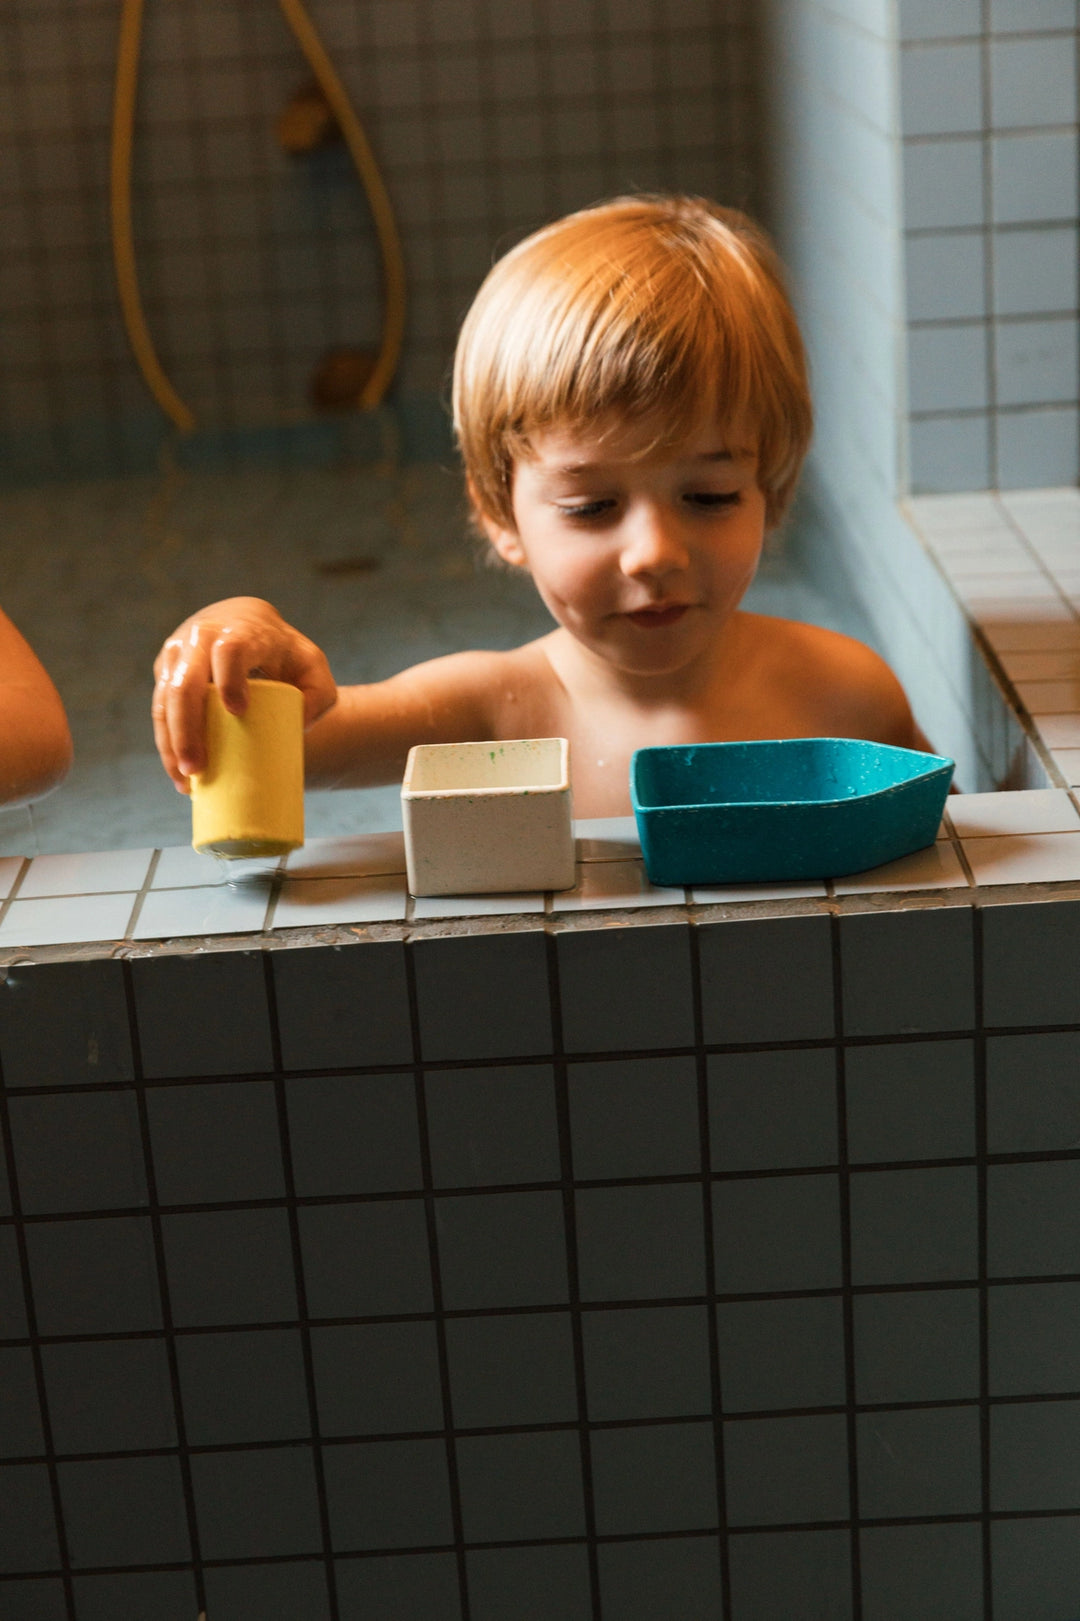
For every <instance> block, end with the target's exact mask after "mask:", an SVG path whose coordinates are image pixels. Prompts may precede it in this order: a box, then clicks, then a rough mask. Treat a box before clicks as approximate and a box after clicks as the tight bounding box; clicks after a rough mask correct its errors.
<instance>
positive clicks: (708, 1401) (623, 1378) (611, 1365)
mask: <svg viewBox="0 0 1080 1621" xmlns="http://www.w3.org/2000/svg"><path fill="white" fill-rule="evenodd" d="M581 1332H582V1337H583V1339H584V1345H585V1388H586V1391H587V1396H588V1407H589V1418H590V1419H591V1420H592V1421H593V1422H594V1423H597V1422H601V1423H602V1422H603V1421H604V1420H605V1419H618V1418H689V1417H691V1416H692V1415H694V1414H698V1413H709V1412H711V1411H712V1384H711V1379H710V1372H709V1325H708V1317H707V1315H706V1308H705V1307H704V1306H644V1307H641V1308H638V1309H633V1310H623V1311H589V1312H585V1313H584V1314H583V1316H582V1320H581Z"/></svg>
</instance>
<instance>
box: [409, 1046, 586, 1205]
mask: <svg viewBox="0 0 1080 1621" xmlns="http://www.w3.org/2000/svg"><path fill="white" fill-rule="evenodd" d="M425 1090H426V1094H427V1119H428V1133H429V1141H430V1144H431V1174H432V1178H433V1180H434V1183H435V1186H436V1187H437V1188H470V1187H483V1186H484V1185H485V1184H490V1183H506V1182H556V1181H558V1180H559V1176H560V1163H559V1127H558V1120H557V1117H556V1113H555V1074H554V1071H553V1070H552V1068H551V1066H550V1065H548V1064H538V1065H533V1064H517V1065H508V1066H506V1067H501V1066H499V1067H494V1068H491V1069H454V1070H443V1071H431V1072H429V1073H428V1075H427V1076H426V1077H425Z"/></svg>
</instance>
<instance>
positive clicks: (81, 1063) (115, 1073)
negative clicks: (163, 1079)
mask: <svg viewBox="0 0 1080 1621" xmlns="http://www.w3.org/2000/svg"><path fill="white" fill-rule="evenodd" d="M0 1059H2V1061H3V1071H4V1085H5V1086H6V1087H7V1088H8V1090H9V1091H11V1090H14V1089H15V1088H16V1087H22V1086H92V1085H94V1084H95V1083H100V1082H108V1081H130V1080H131V1079H132V1076H133V1075H134V1073H135V1071H134V1067H133V1065H132V1061H131V1036H130V1030H129V1022H128V1011H127V998H126V995H125V992H124V970H123V965H122V964H121V963H118V962H65V963H34V964H26V963H24V964H20V965H18V966H16V967H14V968H9V969H8V971H7V975H6V978H5V980H4V985H3V996H2V998H0Z"/></svg>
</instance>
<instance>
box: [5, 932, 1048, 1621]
mask: <svg viewBox="0 0 1080 1621" xmlns="http://www.w3.org/2000/svg"><path fill="white" fill-rule="evenodd" d="M894 904H895V903H894ZM900 904H901V905H902V903H900ZM1078 949H1080V902H1077V901H1070V900H1059V901H1054V902H1044V903H1033V904H1025V905H1016V904H1004V905H981V906H978V907H972V906H971V905H970V904H968V903H967V902H966V901H965V902H963V903H962V904H959V905H937V906H930V907H928V906H927V904H926V902H925V900H924V901H923V902H921V903H919V904H918V905H916V906H914V907H912V908H910V909H900V910H891V911H882V910H880V909H877V908H875V909H873V910H868V911H862V912H847V913H843V912H842V913H841V915H833V916H829V917H826V916H824V915H821V914H817V915H812V916H811V915H805V916H802V915H792V916H787V917H777V918H771V919H762V918H757V919H755V918H745V917H744V918H741V919H737V920H732V921H726V922H725V921H721V922H707V921H702V922H695V923H692V924H686V923H678V924H672V923H669V922H661V923H658V924H655V925H651V926H649V925H645V924H643V923H641V922H640V921H635V922H632V923H630V924H629V925H628V926H627V927H624V928H622V927H611V926H608V927H606V928H599V929H597V928H593V929H588V928H585V929H569V930H568V929H565V928H561V929H559V928H557V929H555V930H554V932H548V931H545V930H544V929H539V928H538V929H535V930H532V929H526V930H525V931H524V932H512V933H510V934H489V935H483V934H481V935H475V936H471V937H459V938H452V939H451V938H442V939H440V938H429V939H426V940H423V941H414V942H412V943H411V944H409V943H404V942H402V941H400V940H386V941H382V942H374V941H357V942H356V943H354V944H352V945H348V946H338V947H330V946H325V947H309V948H305V949H298V948H293V949H288V948H284V947H279V948H277V949H273V950H267V951H264V952H263V951H258V950H235V949H223V950H220V951H215V952H212V953H209V954H207V955H204V956H202V957H199V958H195V959H190V958H185V957H177V956H168V955H163V956H159V957H147V958H138V959H134V960H131V961H126V962H120V961H112V960H107V961H90V962H61V963H44V964H24V965H22V966H15V967H10V968H9V969H8V970H7V974H6V980H5V983H4V985H3V987H2V990H0V1059H2V1063H3V1082H4V1085H3V1089H2V1092H0V1100H2V1102H0V1123H2V1127H3V1137H4V1146H5V1153H4V1157H3V1160H2V1161H0V1163H2V1167H3V1170H2V1176H0V1457H2V1459H3V1462H2V1463H0V1506H2V1512H0V1614H2V1615H3V1616H4V1621H30V1618H34V1621H42V1618H46V1621H51V1618H56V1621H97V1618H99V1617H100V1618H102V1621H104V1618H105V1617H108V1618H109V1621H119V1618H125V1617H132V1618H135V1617H139V1618H140V1621H142V1618H145V1617H148V1616H151V1615H152V1616H153V1617H154V1621H173V1618H175V1621H193V1617H194V1615H195V1613H196V1610H197V1608H199V1607H203V1606H205V1607H206V1609H207V1614H208V1621H240V1618H244V1617H248V1616H254V1615H260V1616H264V1615H265V1616H271V1615H274V1616H277V1615H281V1616H286V1615H288V1616H290V1617H291V1616H296V1617H301V1618H304V1621H361V1618H363V1621H391V1618H393V1621H400V1618H401V1617H404V1616H409V1617H412V1616H417V1617H419V1616H423V1617H424V1618H425V1621H459V1618H461V1617H465V1616H468V1617H470V1618H471V1621H509V1618H510V1617H513V1618H514V1621H519V1618H521V1617H524V1616H528V1617H530V1618H538V1621H539V1618H544V1621H573V1618H582V1621H584V1618H594V1621H595V1618H602V1621H639V1618H640V1621H646V1618H647V1621H656V1618H657V1617H658V1616H665V1617H666V1616H674V1615H679V1616H684V1615H685V1616H687V1617H689V1616H702V1617H705V1616H716V1617H718V1618H723V1621H791V1618H792V1617H793V1616H795V1615H809V1614H814V1615H818V1616H821V1617H822V1618H823V1621H848V1618H849V1617H854V1616H855V1615H857V1614H861V1615H863V1616H865V1617H881V1618H884V1617H892V1616H897V1617H903V1618H904V1621H910V1618H912V1617H914V1616H931V1615H934V1616H938V1615H940V1616H948V1617H949V1621H977V1618H982V1617H984V1616H986V1615H988V1614H989V1613H990V1605H991V1601H992V1604H993V1614H994V1617H995V1621H1069V1617H1070V1616H1072V1615H1073V1614H1075V1581H1076V1575H1077V1571H1076V1552H1075V1550H1076V1526H1077V1524H1078V1522H1080V1468H1078V1464H1077V1459H1078V1457H1080V1360H1078V1358H1077V1354H1076V1349H1075V1344H1074V1341H1075V1335H1074V1334H1073V1333H1072V1331H1071V1325H1072V1324H1073V1322H1074V1321H1075V1316H1076V1311H1077V1307H1078V1304H1080V1228H1078V1226H1077V1222H1076V1219H1075V1212H1076V1209H1077V1208H1078V1195H1080V1150H1078V1149H1077V1146H1076V1145H1077V1141H1078V1138H1080V1083H1078V1082H1077V1080H1076V1076H1077V1073H1078V1069H1077V1056H1078V1054H1080V989H1078V982H1077V979H1076V975H1075V973H1074V971H1073V964H1074V963H1075V961H1076V957H1077V952H1078Z"/></svg>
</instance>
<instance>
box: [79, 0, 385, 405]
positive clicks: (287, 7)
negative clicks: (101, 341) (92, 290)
mask: <svg viewBox="0 0 1080 1621" xmlns="http://www.w3.org/2000/svg"><path fill="white" fill-rule="evenodd" d="M279 4H280V6H281V10H282V13H283V14H284V17H285V21H286V22H287V23H288V25H289V27H290V28H291V30H292V32H293V35H294V36H295V38H296V42H297V44H298V45H299V47H300V49H301V51H302V52H303V53H304V56H305V57H306V58H307V62H308V65H309V67H310V68H311V71H312V73H313V74H314V75H315V77H316V79H317V80H318V82H319V85H320V86H321V88H322V92H323V95H324V96H325V97H326V99H327V101H328V102H329V104H330V107H331V110H332V111H333V114H334V117H335V118H336V119H337V121H338V124H339V126H340V128H341V133H342V135H343V136H344V137H345V144H346V146H347V147H348V149H349V154H350V156H351V158H352V160H353V164H354V165H355V167H356V172H357V174H358V175H359V177H360V181H361V183H362V185H363V187H364V191H365V192H366V194H367V200H368V206H369V207H370V209H371V216H372V219H373V220H374V222H375V232H376V235H377V237H378V241H379V251H380V253H381V255H382V267H383V326H382V339H381V342H380V345H379V354H378V358H377V360H376V362H375V367H374V369H373V371H372V373H371V376H370V377H369V378H368V380H367V382H366V383H365V385H364V388H363V391H362V393H361V395H360V399H359V402H358V403H359V405H360V406H361V408H362V409H364V410H368V411H371V410H374V408H375V407H376V406H377V405H378V404H379V403H380V401H381V400H382V398H383V396H384V394H385V393H386V391H387V389H388V388H389V387H390V384H391V382H392V381H393V377H394V373H395V371H396V370H397V364H398V359H399V358H400V355H401V344H402V339H403V338H404V335H405V261H404V257H403V255H402V252H401V238H400V236H399V234H398V228H397V222H396V220H395V219H394V211H393V208H392V207H391V204H390V197H389V194H388V193H387V190H386V185H385V183H384V181H383V178H382V175H381V174H380V173H379V166H378V164H377V163H376V162H375V155H374V153H373V152H372V150H371V146H370V144H369V143H368V139H367V136H366V135H365V134H364V130H363V127H362V125H361V123H360V120H359V119H358V118H357V116H356V113H355V112H354V111H353V108H352V104H351V102H350V101H349V98H348V95H347V94H346V91H345V87H344V85H343V84H342V82H341V80H340V78H339V77H338V74H337V72H336V70H335V68H334V65H333V63H332V62H331V61H330V58H329V57H328V56H327V54H326V51H325V49H324V47H323V43H322V41H321V39H320V38H319V36H318V34H317V33H316V32H315V27H314V24H313V23H312V21H311V19H310V17H309V16H308V14H307V12H306V11H305V10H304V7H303V5H302V4H301V0H279ZM142 13H143V0H123V8H122V10H121V14H120V39H119V44H118V47H117V57H116V92H115V96H114V99H113V124H112V161H111V169H110V182H111V199H110V202H111V216H112V242H113V262H114V264H115V266H116V281H117V287H118V289H119V294H120V308H121V310H122V312H123V317H124V326H125V329H126V331H127V335H128V341H129V342H130V344H131V348H132V352H133V353H134V355H135V359H136V361H137V362H138V366H139V370H140V371H141V372H142V374H143V377H144V378H145V380H146V385H147V387H148V388H149V390H150V392H151V393H152V394H153V396H154V398H155V400H156V401H157V403H158V404H159V405H160V407H161V409H162V410H163V411H164V412H165V415H166V416H167V417H168V418H169V420H170V421H171V422H172V423H173V425H174V427H176V428H177V429H179V431H180V432H181V433H191V431H192V430H193V428H194V427H195V417H194V415H193V413H192V411H191V410H190V408H189V407H188V406H187V405H185V404H184V401H183V400H182V399H181V398H180V396H179V394H177V392H176V390H175V389H174V388H173V386H172V384H171V383H170V381H169V379H168V378H167V377H166V375H165V372H164V369H163V368H162V365H161V362H160V360H159V359H158V357H157V351H156V350H155V348H154V342H153V339H152V338H151V336H150V330H149V328H148V326H147V324H146V316H145V314H144V312H143V306H142V298H141V296H140V294H139V278H138V274H137V271H136V268H135V241H134V235H133V232H132V226H131V151H132V141H133V134H134V127H135V96H136V90H137V86H138V77H139V44H140V38H141V34H142Z"/></svg>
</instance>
